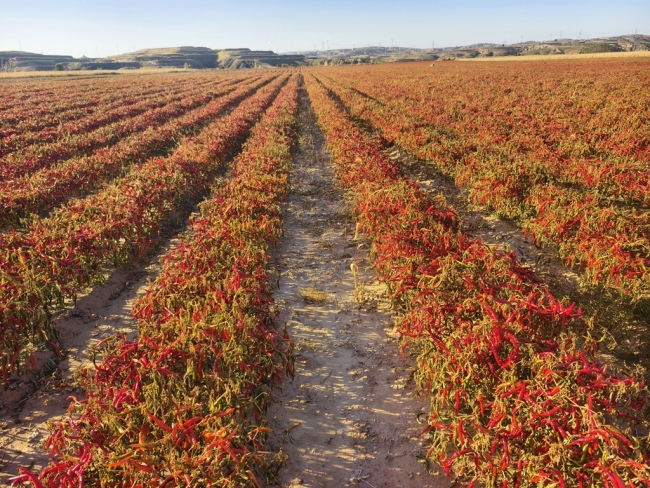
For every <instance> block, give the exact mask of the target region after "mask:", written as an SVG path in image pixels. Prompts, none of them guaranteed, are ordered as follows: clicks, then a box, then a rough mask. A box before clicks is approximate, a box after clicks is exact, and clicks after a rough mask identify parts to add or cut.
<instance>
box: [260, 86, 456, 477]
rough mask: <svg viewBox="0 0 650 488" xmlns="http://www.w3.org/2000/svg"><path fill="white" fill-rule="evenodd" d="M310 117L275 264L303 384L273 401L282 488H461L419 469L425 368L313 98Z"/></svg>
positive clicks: (305, 107) (305, 119)
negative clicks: (335, 165)
mask: <svg viewBox="0 0 650 488" xmlns="http://www.w3.org/2000/svg"><path fill="white" fill-rule="evenodd" d="M301 112H302V114H303V116H302V117H301V145H300V147H299V150H298V151H297V155H296V157H295V159H294V167H293V173H292V192H291V196H290V197H289V200H288V202H287V204H286V207H285V209H286V210H285V238H284V240H283V241H282V242H281V243H280V244H279V246H278V248H277V249H276V250H275V252H274V264H275V267H276V269H277V271H278V275H279V281H278V284H279V287H278V289H277V290H276V291H275V300H276V302H277V304H278V307H279V309H280V310H281V313H280V316H279V319H278V320H279V321H280V323H286V324H287V327H288V329H289V333H290V334H291V337H292V339H293V341H294V343H295V350H296V377H295V379H294V380H293V382H290V381H288V380H287V381H286V382H285V384H284V385H282V387H281V388H279V389H276V391H274V392H273V393H272V397H273V398H274V403H273V404H272V405H271V407H270V410H269V419H270V423H271V427H272V428H273V430H274V431H275V432H276V434H275V436H274V437H273V438H272V439H271V441H270V445H269V448H271V449H282V451H283V453H284V454H286V455H287V464H286V466H285V467H284V468H283V469H282V470H281V471H280V479H279V485H280V486H283V487H292V488H297V487H346V486H356V485H359V486H366V487H368V486H369V487H375V488H379V487H406V486H408V487H447V486H450V481H449V480H448V479H447V478H446V477H445V476H444V475H443V474H439V473H434V474H433V475H429V474H427V473H426V471H425V467H424V464H422V463H421V462H419V461H418V459H417V457H416V456H417V455H418V454H423V444H422V443H421V442H420V440H419V439H416V438H415V437H416V435H417V434H418V432H419V431H421V430H422V427H423V426H421V425H419V424H418V423H417V420H416V416H417V413H418V412H427V411H428V402H427V401H426V400H422V399H415V398H414V395H413V390H414V384H413V380H412V374H413V371H414V366H413V364H412V362H410V361H408V360H407V361H404V360H403V359H402V357H401V353H400V349H399V344H398V338H397V337H396V335H395V334H394V333H393V327H394V323H393V317H392V314H391V311H390V310H389V307H390V306H389V304H388V303H387V302H386V301H384V300H383V299H382V298H381V295H382V292H383V288H382V286H380V285H378V284H377V283H376V281H375V279H374V271H372V270H371V269H370V268H369V265H368V261H367V259H366V252H367V246H366V244H365V243H364V242H363V241H360V240H355V236H354V222H353V220H352V218H351V216H350V211H349V208H350V205H349V204H348V203H347V202H346V200H345V197H344V193H343V192H342V191H341V190H339V189H337V187H336V185H335V182H334V176H333V172H332V167H331V164H330V162H329V154H328V153H327V152H325V150H324V142H323V136H322V134H321V133H320V131H319V130H318V128H317V127H316V126H315V119H314V115H313V112H312V111H311V107H310V106H309V103H308V101H307V99H306V95H305V94H304V93H303V94H302V102H301ZM351 265H354V266H356V268H357V269H358V271H357V273H356V286H355V277H354V276H353V273H352V271H351ZM435 471H436V469H434V472H435ZM440 471H441V470H440Z"/></svg>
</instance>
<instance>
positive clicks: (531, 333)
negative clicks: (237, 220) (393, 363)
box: [306, 75, 650, 488]
mask: <svg viewBox="0 0 650 488" xmlns="http://www.w3.org/2000/svg"><path fill="white" fill-rule="evenodd" d="M306 81H307V82H306V86H307V90H308V93H309V96H310V98H311V101H312V104H313V107H314V110H315V112H316V116H317V119H318V123H319V125H320V126H321V128H322V129H323V131H324V133H325V136H326V140H327V143H328V146H329V148H330V149H331V151H332V156H333V160H334V163H335V169H336V175H337V178H338V180H339V181H340V183H341V184H342V185H343V186H345V187H347V188H349V189H350V190H351V191H352V193H353V195H354V197H355V202H356V211H357V215H358V216H357V219H358V223H357V225H358V228H359V229H360V230H361V231H363V232H364V233H365V235H366V236H367V237H368V238H369V239H370V241H371V243H372V246H371V255H372V257H373V258H374V263H375V267H376V271H377V274H378V277H379V278H380V279H381V280H382V281H383V282H384V283H386V284H387V286H388V290H389V295H390V297H391V298H392V299H393V301H394V303H395V304H396V306H398V307H399V309H400V310H401V311H402V316H401V320H400V323H399V325H398V330H399V332H400V334H401V336H402V338H403V340H404V348H405V349H404V350H406V348H407V347H408V350H409V351H410V352H411V353H412V354H413V355H415V356H416V357H417V365H418V370H417V373H416V380H417V383H418V385H419V388H420V389H421V391H422V393H424V394H425V395H427V396H428V397H430V401H431V411H430V414H429V415H428V417H427V422H426V426H425V428H424V429H423V431H422V434H424V433H425V432H426V433H427V435H430V438H429V439H430V448H429V449H428V451H427V452H426V455H425V456H426V459H427V460H429V461H433V462H437V463H440V464H441V465H442V467H443V468H444V470H445V472H446V473H447V474H448V475H449V476H454V477H457V478H458V479H459V480H460V481H464V482H466V483H468V485H469V486H472V485H474V484H476V483H478V485H479V486H502V487H506V486H515V487H518V486H562V487H563V486H576V487H584V486H605V487H612V488H614V487H615V488H619V487H623V486H626V487H639V486H647V485H648V484H650V464H649V462H650V459H649V458H648V436H647V434H648V424H647V421H645V420H643V418H642V415H641V411H642V409H643V408H644V405H645V401H646V397H647V391H646V389H645V386H644V384H643V381H640V380H638V379H637V378H636V377H635V376H633V375H631V374H627V373H625V372H623V371H619V372H616V373H615V372H612V371H609V370H608V369H607V367H606V365H604V364H601V363H599V362H598V360H597V359H596V357H595V356H596V353H597V349H598V341H596V340H594V339H593V338H592V337H591V336H590V329H589V328H588V326H587V324H585V322H584V321H583V320H582V319H581V312H580V310H579V309H577V308H576V307H575V305H574V304H564V303H560V302H558V301H557V300H556V299H555V298H554V297H553V295H552V294H551V293H550V292H549V290H548V288H547V287H546V286H544V284H542V283H541V282H539V281H538V280H537V279H536V278H535V276H534V275H533V273H532V272H531V271H530V270H529V269H527V268H525V267H522V266H521V265H520V264H519V263H518V262H517V259H516V257H515V255H514V254H513V253H510V254H506V253H504V252H502V251H500V250H498V249H496V248H492V247H489V246H487V245H485V244H484V243H482V242H480V241H477V240H472V239H470V238H469V237H468V236H467V235H466V234H464V233H463V232H462V231H461V230H459V225H458V219H457V216H456V214H455V213H454V212H453V211H452V210H451V209H449V208H448V207H447V206H446V204H445V201H444V198H443V197H441V196H439V197H437V196H432V195H429V194H424V193H422V192H421V191H420V190H419V188H418V186H417V185H416V184H414V183H412V182H409V181H408V180H406V179H405V178H404V177H403V176H401V174H400V170H399V167H398V165H397V164H396V163H395V162H393V161H392V160H391V159H390V158H389V157H388V156H387V155H386V154H385V153H384V152H383V150H382V148H383V145H382V143H383V141H382V140H381V139H380V138H378V137H377V136H373V135H371V134H370V133H369V132H367V131H364V130H363V129H362V128H361V127H360V126H359V125H358V123H357V122H356V121H354V120H353V119H352V117H351V116H350V114H349V113H348V112H347V111H346V110H345V109H344V108H343V107H342V106H341V105H340V102H339V101H338V100H337V99H336V97H335V96H333V94H332V93H331V92H329V91H328V90H327V89H326V88H325V87H324V86H323V85H322V84H321V83H320V82H319V81H318V80H316V79H315V78H314V77H312V76H311V75H310V76H308V77H307V80H306Z"/></svg>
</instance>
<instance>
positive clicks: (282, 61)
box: [0, 34, 650, 71]
mask: <svg viewBox="0 0 650 488" xmlns="http://www.w3.org/2000/svg"><path fill="white" fill-rule="evenodd" d="M629 51H650V36H646V35H640V34H638V35H637V34H635V35H629V36H617V37H600V38H597V39H580V40H577V39H553V40H549V41H543V42H537V41H527V42H520V43H516V44H508V45H505V44H489V43H482V44H473V45H471V46H456V47H448V48H439V49H416V48H408V47H381V46H380V47H377V46H369V47H364V48H355V49H336V50H329V51H306V52H299V53H291V54H276V53H274V52H273V51H251V50H250V49H246V48H240V49H210V48H207V47H193V46H182V47H170V48H157V49H141V50H140V51H135V52H133V53H125V54H120V55H117V56H108V57H106V58H87V57H81V58H73V57H72V56H53V55H43V54H35V53H27V52H23V51H0V71H52V70H55V69H60V70H97V69H106V70H115V69H124V68H130V69H137V68H147V67H149V68H157V67H160V68H163V67H164V68H193V69H209V68H213V69H214V68H225V69H244V68H270V67H278V66H305V65H336V64H361V63H385V62H394V61H431V60H438V59H440V60H453V59H472V58H484V57H500V56H524V55H540V56H546V55H553V54H591V53H599V52H629Z"/></svg>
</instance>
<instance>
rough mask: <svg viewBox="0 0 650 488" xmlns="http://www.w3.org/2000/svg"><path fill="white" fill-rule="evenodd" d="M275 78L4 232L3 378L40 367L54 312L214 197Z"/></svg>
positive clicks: (0, 244)
mask: <svg viewBox="0 0 650 488" xmlns="http://www.w3.org/2000/svg"><path fill="white" fill-rule="evenodd" d="M274 78H275V79H274V80H273V81H272V82H271V83H269V84H266V85H265V86H263V87H262V88H261V89H259V90H258V91H256V92H255V93H254V94H253V95H252V96H250V97H249V98H247V99H245V100H244V101H243V102H242V103H241V104H239V105H238V106H237V107H236V108H235V109H234V110H233V111H232V112H230V114H228V115H227V116H224V117H221V118H219V119H217V120H216V121H215V122H213V123H212V124H211V125H209V126H208V127H207V128H205V129H204V130H203V131H202V132H201V133H200V134H199V135H197V136H192V137H187V138H185V139H183V141H182V142H181V143H180V145H179V146H178V147H177V148H176V150H175V151H174V152H173V153H172V154H171V155H169V156H168V157H166V158H158V157H157V158H152V159H149V160H148V161H146V162H145V163H142V164H141V165H139V166H134V167H133V168H131V170H130V171H129V172H128V173H127V174H126V175H125V176H124V177H123V178H121V179H119V180H116V181H115V182H113V183H112V184H111V185H109V186H107V187H106V188H104V189H103V190H101V191H99V192H98V193H96V194H94V195H91V196H89V197H87V198H84V199H80V200H72V201H70V202H69V203H68V204H67V205H65V206H64V207H61V208H59V209H57V210H56V211H54V212H53V213H52V214H51V215H50V216H49V217H48V218H45V219H36V218H34V219H32V220H31V221H30V222H29V223H28V225H27V226H25V228H24V229H22V230H19V231H15V230H14V231H12V232H11V233H5V234H2V235H0V372H1V374H2V378H3V381H5V382H7V381H8V377H9V375H11V374H12V373H15V372H16V371H17V368H19V367H20V366H21V365H25V364H33V362H32V361H33V347H34V345H35V344H39V343H41V342H43V341H48V340H49V341H53V339H54V338H55V331H54V329H53V325H52V320H51V319H52V311H53V310H54V309H56V308H58V307H61V306H63V305H64V302H65V300H66V299H74V298H75V297H76V295H77V293H79V292H80V291H81V290H83V289H84V288H85V287H87V286H89V285H92V284H93V283H95V282H96V281H97V280H101V278H102V276H103V273H104V271H105V270H106V269H107V268H108V267H111V266H115V265H120V264H122V263H123V262H127V261H128V260H130V259H131V258H132V257H133V256H141V255H143V253H145V252H146V251H148V250H149V249H151V246H152V245H153V243H154V242H155V239H156V238H157V236H158V234H159V232H160V230H161V228H162V225H163V223H164V221H165V219H166V218H167V217H168V216H169V215H170V213H171V212H172V211H173V210H177V209H179V208H181V207H182V206H183V205H186V204H187V203H192V202H194V201H196V199H197V198H200V197H201V196H203V195H204V194H205V192H207V190H208V189H209V185H210V183H211V182H212V181H213V179H214V177H215V176H216V175H217V173H218V172H219V171H221V170H222V169H223V168H224V163H225V162H226V161H227V160H228V158H230V157H231V156H233V155H234V154H235V153H236V152H237V151H238V150H239V149H240V147H241V144H242V143H243V142H244V140H245V139H246V137H247V136H248V134H249V132H250V130H251V128H252V127H253V125H254V124H255V123H256V122H257V120H258V119H259V117H260V116H261V115H262V113H263V112H264V110H265V109H266V108H267V107H268V106H269V105H270V104H271V102H272V101H273V100H274V99H275V97H276V96H277V93H278V92H279V90H280V88H281V87H282V86H283V85H284V84H285V83H286V80H287V78H288V76H287V75H276V76H274Z"/></svg>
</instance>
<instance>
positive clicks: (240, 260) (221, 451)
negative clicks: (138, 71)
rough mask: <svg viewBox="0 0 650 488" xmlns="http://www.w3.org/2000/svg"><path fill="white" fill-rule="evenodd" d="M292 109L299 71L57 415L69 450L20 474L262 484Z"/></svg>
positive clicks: (278, 342) (276, 344)
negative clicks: (276, 245)
mask: <svg viewBox="0 0 650 488" xmlns="http://www.w3.org/2000/svg"><path fill="white" fill-rule="evenodd" d="M296 109H297V77H296V76H294V77H293V78H292V79H291V80H290V81H289V83H288V84H287V85H286V86H285V87H284V88H283V90H282V91H281V92H280V94H279V96H278V98H277V99H276V101H275V102H274V103H273V105H272V106H271V107H270V108H269V110H268V111H267V113H266V114H265V115H264V117H263V118H262V119H261V121H260V122H259V123H258V124H257V125H256V127H255V128H254V129H253V132H252V134H251V138H250V139H249V142H248V143H247V144H246V145H245V147H244V150H243V152H242V153H241V154H240V155H239V156H238V157H237V158H236V159H235V161H234V163H233V176H232V177H231V178H229V179H228V180H227V182H226V183H225V185H223V186H222V187H220V188H215V191H214V195H213V196H212V198H211V199H209V200H208V201H206V202H204V203H202V204H201V207H200V212H201V215H200V216H198V217H196V218H193V220H192V223H191V228H190V229H189V231H188V232H187V233H186V234H185V235H184V237H183V238H182V239H181V242H180V244H179V246H178V247H177V248H175V249H173V250H172V251H171V252H170V253H169V254H168V255H166V256H165V258H164V264H163V271H162V272H161V274H160V276H159V277H158V278H157V279H156V281H155V282H154V283H153V284H152V285H151V288H150V289H149V290H148V292H147V295H146V296H145V297H143V298H142V299H140V300H139V301H138V302H137V303H136V304H135V306H134V315H135V316H136V317H137V318H138V319H139V323H138V331H139V338H138V339H137V340H135V341H133V342H126V341H122V342H121V343H119V344H113V345H109V346H110V347H107V348H106V349H105V350H104V358H105V359H104V360H103V361H102V363H101V364H99V365H98V366H96V370H95V372H94V375H92V376H91V374H89V373H88V374H86V377H85V381H86V389H87V391H88V396H87V399H84V400H83V401H81V402H75V403H74V404H73V405H72V407H71V414H70V417H69V418H67V419H66V420H65V421H61V422H56V423H55V424H54V431H53V433H52V435H51V437H50V438H49V440H48V441H47V445H48V447H49V448H50V449H51V451H52V452H53V453H55V454H56V455H58V457H59V458H60V460H56V461H54V462H53V463H51V465H50V466H49V467H47V468H46V469H45V470H44V471H43V472H42V473H41V475H40V476H39V478H38V479H37V478H36V476H35V475H33V474H31V473H29V472H28V471H27V470H23V473H24V474H23V475H22V476H20V477H18V478H17V479H16V482H20V481H31V482H32V483H33V485H34V486H36V487H42V486H48V487H55V486H56V487H70V488H72V487H75V488H76V487H77V486H165V487H173V486H258V487H259V486H261V480H260V479H259V478H258V477H259V476H260V474H262V475H263V472H264V470H265V469H266V468H267V466H268V465H269V464H271V463H272V461H273V460H272V459H271V456H270V453H268V452H265V450H264V449H263V444H264V441H265V439H266V437H267V433H268V432H270V429H269V428H268V427H267V426H266V422H265V418H264V412H265V409H266V403H267V394H266V393H265V392H264V391H263V385H265V384H269V383H272V382H274V381H277V380H278V379H279V378H281V377H282V376H284V375H285V374H292V361H291V343H290V341H289V338H288V336H287V335H286V333H285V332H283V331H278V330H277V329H276V328H275V327H274V324H273V311H272V306H271V305H272V298H271V294H270V286H269V280H268V277H267V276H266V274H265V268H267V266H268V248H269V245H270V244H272V243H273V242H274V241H276V240H277V239H278V238H279V237H280V236H281V234H282V222H281V216H282V214H281V208H280V205H279V201H280V199H282V198H283V197H284V196H285V195H286V193H287V191H288V169H289V165H290V163H291V151H290V150H291V146H292V143H293V141H294V140H295V114H296ZM206 142H207V141H206Z"/></svg>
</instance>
